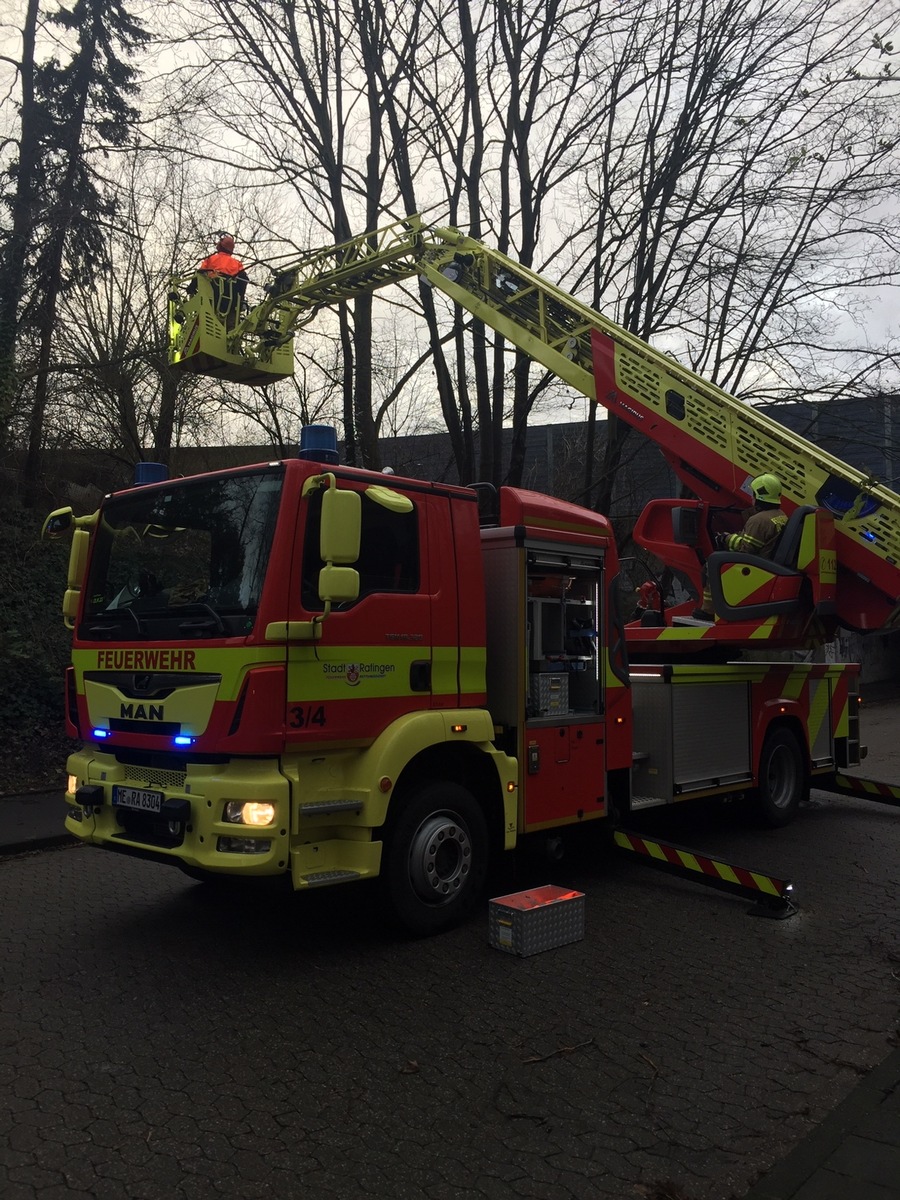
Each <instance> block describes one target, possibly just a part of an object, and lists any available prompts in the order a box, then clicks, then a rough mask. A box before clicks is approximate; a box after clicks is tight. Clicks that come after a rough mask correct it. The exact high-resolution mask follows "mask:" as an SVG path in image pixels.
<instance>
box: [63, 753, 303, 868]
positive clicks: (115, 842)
mask: <svg viewBox="0 0 900 1200" xmlns="http://www.w3.org/2000/svg"><path fill="white" fill-rule="evenodd" d="M67 768H68V772H69V775H70V776H73V777H74V781H75V787H74V788H72V789H71V790H67V792H66V803H67V804H68V805H69V808H70V811H69V815H68V817H67V818H66V829H67V830H68V832H69V833H71V834H72V835H73V836H74V837H76V838H79V839H80V840H81V841H83V842H87V843H90V844H92V845H96V846H107V847H109V848H111V849H112V848H115V849H120V850H127V849H132V850H134V851H136V852H140V853H142V854H147V853H150V854H152V856H153V857H158V858H159V859H166V860H170V861H174V862H177V863H181V864H184V865H185V866H189V867H193V868H196V869H198V870H202V871H210V872H214V873H222V874H231V875H235V874H239V875H279V874H282V873H284V872H285V871H288V870H290V853H289V845H290V785H289V783H288V780H286V779H285V777H284V775H283V774H282V773H281V770H280V768H279V764H278V761H277V759H231V760H229V761H228V762H227V763H202V762H197V763H193V762H185V763H184V764H178V765H177V766H176V767H175V768H173V769H169V768H168V767H165V768H156V767H142V766H137V765H132V764H127V763H121V762H118V761H117V760H116V759H115V758H114V757H113V756H112V755H108V754H98V753H95V752H91V751H90V750H82V751H80V752H78V753H76V754H73V755H71V756H70V757H69V760H68V763H67ZM118 788H122V789H129V792H133V791H134V790H135V789H137V790H139V791H140V792H142V793H153V794H154V795H155V797H161V802H160V803H159V811H141V810H139V809H136V808H127V807H124V806H121V805H116V804H115V803H114V800H115V799H116V798H117V789H118ZM250 800H256V801H259V802H262V803H270V804H273V805H274V806H275V820H274V821H273V822H272V823H271V824H269V825H267V826H262V827H260V826H248V825H241V824H235V823H233V822H230V821H226V820H225V819H224V811H225V805H226V804H227V803H228V802H229V801H250Z"/></svg>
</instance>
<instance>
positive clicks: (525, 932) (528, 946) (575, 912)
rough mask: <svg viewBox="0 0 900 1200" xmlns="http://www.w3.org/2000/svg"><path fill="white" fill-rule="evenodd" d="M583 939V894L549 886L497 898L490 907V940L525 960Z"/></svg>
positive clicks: (508, 952)
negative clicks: (528, 956) (531, 955)
mask: <svg viewBox="0 0 900 1200" xmlns="http://www.w3.org/2000/svg"><path fill="white" fill-rule="evenodd" d="M583 937H584V893H583V892H573V891H571V890H570V889H568V888H561V887H555V886H554V885H553V884H547V885H545V886H544V887H539V888H532V889H531V890H530V891H526V892H514V893H513V894H511V895H509V896H498V897H497V898H496V899H494V900H491V901H490V904H489V906H488V940H489V941H490V944H491V945H492V946H493V947H494V949H495V950H505V951H506V953H507V954H518V955H519V956H520V957H522V958H524V957H526V956H527V955H529V954H539V953H540V952H541V951H542V950H553V949H554V948H555V947H556V946H565V945H566V944H567V943H568V942H579V941H581V939H582V938H583Z"/></svg>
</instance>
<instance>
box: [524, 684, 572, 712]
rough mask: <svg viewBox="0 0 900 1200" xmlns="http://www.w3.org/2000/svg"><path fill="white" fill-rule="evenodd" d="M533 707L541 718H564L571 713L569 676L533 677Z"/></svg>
mask: <svg viewBox="0 0 900 1200" xmlns="http://www.w3.org/2000/svg"><path fill="white" fill-rule="evenodd" d="M531 705H532V708H533V709H534V711H535V713H536V715H537V716H539V717H564V716H566V715H567V714H568V711H569V678H568V676H567V675H544V674H540V675H532V677H531Z"/></svg>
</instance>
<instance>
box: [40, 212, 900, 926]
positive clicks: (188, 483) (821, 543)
mask: <svg viewBox="0 0 900 1200" xmlns="http://www.w3.org/2000/svg"><path fill="white" fill-rule="evenodd" d="M416 277H420V278H424V279H425V280H426V281H427V282H428V283H429V284H431V285H432V286H433V287H434V288H435V289H436V290H439V291H440V292H442V293H444V294H445V295H446V296H448V297H449V298H450V299H451V300H453V301H455V302H456V303H458V304H459V305H461V306H462V307H463V308H464V309H466V310H468V311H469V312H470V313H471V314H473V315H474V316H475V317H477V318H478V319H479V320H481V321H484V322H485V323H486V324H487V325H488V326H490V327H492V328H493V329H495V330H496V331H497V332H498V333H499V334H500V335H502V336H503V337H504V338H506V339H508V340H509V341H510V342H511V343H513V344H514V345H515V346H517V347H519V348H520V349H522V350H523V351H525V352H526V353H527V354H529V355H530V356H531V357H532V358H533V359H534V360H535V361H537V362H538V363H540V364H542V365H543V366H544V367H545V368H547V369H549V370H551V371H554V372H555V373H556V374H557V375H558V376H559V377H560V378H561V379H562V380H563V381H565V382H566V383H567V384H568V385H570V386H571V387H573V388H575V389H577V390H578V391H580V392H581V393H582V394H584V395H586V396H588V397H590V398H591V399H592V400H595V401H598V402H600V403H602V404H604V405H605V406H606V407H607V408H608V409H609V410H610V412H612V413H614V414H615V415H616V416H618V417H620V418H621V419H622V420H624V421H626V422H628V423H630V424H631V425H633V426H634V427H635V428H637V429H639V430H640V431H641V433H643V434H644V435H645V436H647V437H649V438H650V439H651V440H653V441H654V442H656V443H657V445H658V446H659V447H660V448H661V450H662V452H663V453H664V455H665V456H666V458H667V460H668V461H669V463H670V464H671V466H672V468H673V470H674V472H675V474H676V475H677V476H678V477H679V479H680V480H681V481H682V483H683V484H684V485H685V487H686V488H687V489H688V490H689V491H688V494H689V497H690V498H684V497H682V498H678V499H671V500H658V501H653V502H651V503H650V504H649V505H648V507H647V508H646V509H645V511H644V513H643V514H642V516H641V517H640V519H639V521H638V522H637V524H636V526H635V529H634V539H635V541H636V542H637V543H638V544H639V545H640V546H642V547H644V548H645V549H646V550H648V551H649V552H651V553H652V555H653V556H655V558H658V559H659V560H660V561H661V562H662V563H663V564H665V566H667V567H669V568H671V569H672V570H674V571H677V572H679V573H680V574H681V576H683V577H684V578H685V579H686V580H687V581H689V583H690V584H691V586H692V587H693V589H694V590H695V592H696V593H697V594H699V592H700V589H701V587H702V578H703V576H702V572H703V571H704V570H705V572H706V578H708V580H709V586H710V589H711V591H712V595H713V600H714V605H715V609H716V619H715V621H713V622H704V623H699V622H697V621H696V620H695V619H694V618H692V616H691V610H692V609H693V607H694V604H695V601H693V600H691V601H686V602H685V603H683V604H673V605H671V606H669V607H666V606H664V605H663V604H662V603H661V602H659V594H658V593H656V592H653V594H654V595H656V597H657V602H656V603H653V602H651V603H648V604H647V605H646V606H645V608H644V609H643V610H642V611H641V612H640V614H639V615H638V616H635V617H634V619H632V614H628V613H624V612H623V611H622V605H621V602H620V574H621V572H620V563H619V559H618V555H617V549H616V539H615V536H614V532H613V529H612V526H611V524H610V521H609V520H608V519H607V517H605V516H603V515H601V514H599V513H596V512H593V511H589V510H588V509H585V508H582V507H579V506H577V505H575V504H571V503H567V502H565V501H562V500H558V499H555V498H553V497H551V496H547V495H541V494H538V493H536V492H533V491H527V490H524V489H521V488H514V487H500V488H499V489H493V488H489V487H484V486H480V485H477V484H476V485H473V486H454V485H450V484H445V483H439V482H435V481H432V480H423V479H414V478H408V477H404V476H401V475H386V474H382V473H380V472H373V471H368V470H362V469H356V468H351V467H348V466H343V465H341V463H340V461H339V454H338V449H337V441H336V438H335V435H334V432H333V431H332V430H330V429H328V428H326V427H323V426H311V427H309V428H307V429H305V430H304V431H303V436H302V439H301V444H300V450H299V453H298V455H297V456H296V457H293V458H290V459H282V460H279V461H272V462H264V463H260V464H258V465H255V466H249V467H240V468H235V469H232V470H225V471H217V472H212V473H207V474H201V475H196V476H193V477H189V478H181V479H177V480H169V479H166V478H165V477H164V476H163V473H162V472H158V471H157V468H156V466H155V464H147V463H144V464H139V472H138V474H137V476H136V480H135V486H133V487H130V488H127V489H125V490H122V491H119V492H116V493H114V494H112V495H109V496H107V497H106V498H105V499H104V500H103V502H102V504H101V505H100V507H99V509H98V510H97V511H96V512H94V513H92V514H89V515H86V516H81V517H76V516H75V515H74V514H73V512H72V510H71V509H69V508H65V509H60V510H58V511H57V512H55V513H53V514H51V516H50V517H49V518H48V520H47V523H46V526H45V528H46V531H47V533H48V534H50V535H60V534H62V533H63V532H65V531H70V532H71V534H72V539H73V540H72V549H71V555H70V562H69V572H68V587H67V590H66V592H65V597H64V601H63V615H64V619H65V620H66V623H67V624H68V625H69V626H70V627H71V629H72V632H73V643H72V665H71V667H70V668H69V670H68V674H67V690H66V695H67V728H68V732H69V733H70V735H71V736H72V737H73V738H75V739H78V740H79V741H80V743H81V745H82V748H81V749H79V750H78V751H76V752H75V753H74V754H72V755H71V757H70V758H69V761H68V772H69V781H68V787H67V792H66V801H67V804H68V816H67V820H66V827H67V829H68V831H69V832H70V833H72V834H73V835H74V836H75V837H77V838H79V839H81V840H82V841H83V842H86V843H90V844H92V845H94V846H99V847H103V848H105V849H107V850H111V851H118V852H121V853H125V854H132V855H141V856H145V857H149V858H151V859H154V860H156V861H158V862H168V863H171V864H174V865H177V866H178V867H180V868H181V869H182V870H183V871H184V872H186V873H187V874H188V875H190V876H192V877H195V878H202V879H207V880H211V879H217V878H219V879H221V878H222V877H228V876H243V877H272V876H280V877H283V880H284V882H285V883H286V884H289V885H290V886H292V887H293V888H294V889H296V890H303V889H311V888H316V887H321V886H330V885H334V884H339V883H344V882H350V881H361V880H366V879H376V878H377V879H378V880H379V883H380V887H381V890H382V892H383V894H384V895H385V896H386V897H387V899H388V901H389V903H390V906H391V908H392V910H393V912H394V914H395V915H396V916H397V917H398V918H399V920H400V921H401V922H402V923H403V924H404V925H405V926H406V927H407V928H408V929H409V930H411V931H412V932H414V933H416V934H428V933H434V932H437V931H440V930H442V929H445V928H448V927H450V926H452V925H453V924H455V923H457V922H459V921H460V920H461V919H462V918H464V917H465V916H466V915H467V914H468V913H469V912H470V911H471V910H472V907H473V905H474V904H475V903H476V901H477V899H478V897H479V895H480V894H481V893H482V891H483V885H484V883H485V879H486V876H487V872H488V867H489V864H490V863H491V861H492V860H494V859H496V858H497V857H499V856H500V855H502V854H503V852H508V851H511V850H513V849H514V847H515V846H516V845H517V844H518V843H519V842H520V841H521V840H522V839H523V838H526V837H528V836H530V835H536V834H537V835H543V836H544V837H550V836H556V835H558V834H559V833H560V831H569V832H572V833H575V831H577V830H578V829H580V828H582V827H583V828H593V829H598V828H604V825H603V823H604V822H605V823H606V824H605V828H608V829H610V830H611V831H612V832H613V833H614V837H615V841H616V842H617V843H618V844H619V845H620V846H621V847H622V848H623V849H629V850H637V851H638V853H640V854H643V855H644V856H646V857H648V858H649V859H651V860H657V861H658V862H661V863H662V862H668V863H669V864H670V865H672V867H673V868H674V869H676V870H678V869H682V870H685V871H688V872H690V871H693V872H696V873H698V874H700V875H705V876H707V877H709V878H711V879H712V881H713V882H714V883H716V884H718V885H720V886H724V887H728V886H730V885H732V884H734V885H735V886H738V887H747V888H749V889H751V890H752V889H756V890H757V891H758V892H760V893H761V894H762V895H761V898H762V899H763V901H765V900H767V899H769V900H773V901H774V904H773V908H774V907H776V906H778V905H781V906H782V907H784V906H785V905H786V892H787V888H788V885H786V884H785V882H784V881H780V880H772V879H771V878H769V877H767V876H765V875H764V874H762V873H755V872H749V871H743V870H742V869H741V868H732V867H731V866H730V865H729V864H721V863H717V862H714V861H711V860H708V859H705V858H703V857H702V856H697V855H692V854H690V853H689V852H686V851H683V850H682V849H680V848H677V847H675V848H673V847H668V846H666V845H665V844H663V843H654V842H652V841H648V840H647V839H642V838H641V837H637V836H632V835H630V834H629V833H628V832H627V830H625V829H624V828H623V823H624V824H627V822H628V818H629V814H633V813H639V812H642V811H643V810H650V809H653V808H655V807H661V806H666V805H671V804H674V803H678V802H681V801H687V800H692V799H697V798H701V797H719V796H721V797H733V796H735V795H741V796H744V797H746V798H748V799H749V800H751V801H752V802H753V803H754V804H755V806H756V809H757V811H758V814H759V816H760V817H761V819H762V820H763V821H764V822H766V823H768V824H769V825H772V826H779V825H783V824H785V823H786V822H788V821H789V820H790V819H791V818H792V817H793V816H794V815H795V813H796V812H797V809H798V806H799V805H800V803H801V802H802V800H803V799H804V798H805V797H806V796H807V795H808V791H809V788H810V786H811V785H812V784H814V785H815V786H816V787H820V788H821V787H824V788H830V789H832V790H836V791H842V790H844V791H847V790H851V791H852V790H859V788H860V786H861V785H860V784H859V783H858V782H855V781H854V780H852V779H851V780H848V777H846V776H845V775H844V774H843V772H844V770H845V769H846V768H848V767H853V766H857V765H858V764H859V762H860V757H861V754H862V753H864V750H863V748H861V746H860V733H859V712H858V704H859V689H858V679H859V668H858V666H857V665H855V664H837V665H834V664H827V663H819V662H814V661H802V662H801V661H787V659H786V657H785V656H784V655H782V657H781V658H779V657H778V653H777V652H781V651H784V650H785V649H797V648H805V649H811V648H814V647H815V646H817V645H820V644H822V642H823V641H824V640H825V639H827V638H829V637H830V636H831V635H832V634H833V631H834V630H835V628H836V627H837V625H838V623H840V624H841V625H843V626H845V627H848V628H851V629H857V630H874V629H878V630H886V629H890V628H893V627H894V626H895V625H896V623H897V620H898V617H900V607H898V596H900V496H897V495H896V494H895V493H893V492H891V491H889V490H888V489H886V488H884V487H882V486H881V485H879V484H878V483H876V482H874V481H873V480H870V479H868V478H866V477H864V476H863V475H862V474H861V473H859V472H856V471H855V470H854V469H853V468H851V467H849V466H847V465H846V464H844V463H841V462H840V461H839V460H837V459H834V458H831V457H829V456H828V455H827V454H825V453H824V452H822V451H821V450H820V449H819V448H818V447H816V446H814V445H812V444H811V443H808V442H805V441H804V440H802V439H801V438H799V437H797V436H795V435H794V434H791V433H788V432H787V431H786V430H785V429H783V428H782V427H781V426H780V425H778V424H777V423H776V422H774V421H772V420H771V419H769V418H767V417H766V416H765V415H763V414H762V413H760V412H758V411H757V410H756V409H754V408H752V407H751V406H749V405H746V404H743V403H741V402H740V401H738V400H736V399H734V398H732V397H730V396H728V395H726V394H725V393H724V392H722V391H720V390H719V389H717V388H715V387H714V386H712V385H710V384H709V383H706V382H704V381H703V380H701V379H700V378H698V377H697V376H696V375H694V374H693V373H691V372H690V371H688V370H686V369H684V368H682V367H680V366H679V365H678V364H677V363H676V362H675V361H674V360H672V359H671V358H669V357H668V356H665V355H663V354H661V353H659V352H658V351H656V350H654V349H653V348H652V347H651V346H649V345H647V344H646V343H644V342H642V341H640V340H639V339H637V338H635V337H632V336H631V335H629V334H628V333H627V332H626V331H625V330H623V329H622V328H620V327H619V326H617V325H616V324H615V323H613V322H610V321H608V320H607V319H606V318H604V317H603V316H602V315H600V314H599V313H597V312H594V311H593V310H592V309H590V308H588V307H585V306H584V305H582V304H581V303H580V302H579V301H577V300H576V299H575V298H573V297H572V296H569V295H567V294H566V293H565V292H563V291H561V290H559V289H558V288H556V287H554V286H553V285H552V284H550V283H548V282H547V281H546V280H544V279H542V278H541V277H540V276H539V275H537V274H535V273H533V272H531V271H529V270H527V269H525V268H524V267H522V266H521V265H520V264H517V263H515V262H514V261H513V260H511V259H509V258H508V257H506V256H504V255H503V254H500V253H499V252H497V251H496V250H493V249H491V248H490V247H488V246H486V245H485V244H483V243H481V242H479V241H476V240H474V239H472V238H469V237H467V236H465V235H464V234H463V233H461V232H459V231H457V230H454V229H448V228H443V227H435V226H429V225H427V224H425V223H424V222H423V221H421V220H420V219H419V218H418V217H410V218H408V219H406V220H404V221H401V222H398V223H396V224H394V225H391V226H389V227H387V228H385V229H382V230H379V231H376V232H374V233H370V234H367V235H365V236H364V237H361V238H357V239H354V240H352V241H349V242H346V243H343V244H341V245H338V246H333V247H329V248H327V249H324V250H319V251H315V252H313V253H310V254H308V255H306V256H304V257H302V258H301V259H299V260H298V261H296V262H295V263H293V264H292V265H291V266H290V267H289V268H288V269H283V268H282V269H280V270H279V271H278V272H277V274H275V275H273V278H272V281H271V283H270V284H269V285H268V287H267V289H266V298H265V299H264V300H263V302H262V303H261V304H258V305H257V306H255V307H254V308H252V309H250V310H249V311H247V310H242V308H241V306H240V304H239V303H238V302H237V299H236V297H234V296H233V295H231V294H230V291H229V286H230V285H229V281H227V280H210V279H208V278H206V277H204V276H199V277H197V278H196V279H193V282H192V284H191V286H186V281H185V280H181V279H176V280H173V281H172V285H171V290H170V295H169V337H170V361H171V363H172V364H173V366H175V367H176V368H177V369H180V370H183V371H187V372H196V373H202V374H204V375H209V376H213V377H218V378H220V379H226V380H233V381H242V382H245V383H248V384H251V385H265V384H267V383H271V382H273V381H274V380H277V379H279V378H284V377H285V376H287V375H289V374H290V373H291V371H292V370H293V338H294V336H295V334H296V333H297V331H298V330H299V329H301V328H302V327H303V326H304V324H305V323H306V322H307V321H308V319H309V318H310V316H311V315H312V314H314V313H315V312H316V311H318V310H319V309H320V308H322V307H324V306H329V305H332V304H334V303H336V302H338V301H342V300H347V299H351V298H353V297H354V296H356V295H359V294H361V293H363V292H371V291H373V290H375V289H378V288H382V287H386V286H389V285H392V284H397V283H400V282H402V281H404V280H407V279H414V278H416ZM764 471H770V472H775V473H777V474H778V476H779V477H780V478H781V479H782V481H783V484H784V505H785V508H786V510H787V512H788V513H789V520H788V523H787V526H786V528H785V530H784V532H783V534H782V536H781V539H780V541H779V544H778V547H777V549H776V551H775V553H774V555H773V556H772V557H771V558H768V559H762V558H756V557H754V556H751V555H747V554H739V553H730V552H726V551H721V550H716V549H715V542H714V538H715V535H716V533H717V532H720V531H722V530H727V529H734V528H737V527H739V526H740V522H741V515H742V510H744V509H746V508H747V507H748V506H749V504H750V496H749V492H748V482H749V480H750V479H751V478H752V477H753V476H754V475H756V474H759V473H761V472H764ZM651 592H652V589H651ZM760 651H764V652H765V653H766V654H769V659H768V661H760V660H759V659H760V654H759V652H760ZM878 798H882V799H885V800H886V802H888V803H896V797H895V795H894V793H893V791H892V790H891V789H887V788H882V789H881V794H880V795H879V797H878Z"/></svg>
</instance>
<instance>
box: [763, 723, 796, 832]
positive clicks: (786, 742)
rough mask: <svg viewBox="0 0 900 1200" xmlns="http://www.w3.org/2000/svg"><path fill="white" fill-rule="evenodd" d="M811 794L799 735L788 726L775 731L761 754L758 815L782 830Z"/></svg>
mask: <svg viewBox="0 0 900 1200" xmlns="http://www.w3.org/2000/svg"><path fill="white" fill-rule="evenodd" d="M807 793H808V781H807V777H806V761H805V756H804V753H803V751H802V750H801V748H800V746H799V744H798V742H797V739H796V737H795V736H794V735H793V734H792V733H791V732H790V730H787V729H773V730H771V731H770V732H769V733H767V734H766V739H765V741H764V742H763V748H762V753H761V754H760V756H759V787H758V788H757V790H756V797H755V798H756V812H757V816H758V817H759V819H760V821H761V822H762V823H763V824H764V825H767V826H768V827H769V828H770V829H780V828H781V827H782V826H783V825H787V824H789V823H790V822H791V821H793V819H794V817H795V816H796V815H797V811H798V809H799V808H800V803H801V801H802V800H804V799H805V798H806V795H807Z"/></svg>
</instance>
